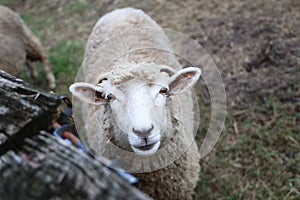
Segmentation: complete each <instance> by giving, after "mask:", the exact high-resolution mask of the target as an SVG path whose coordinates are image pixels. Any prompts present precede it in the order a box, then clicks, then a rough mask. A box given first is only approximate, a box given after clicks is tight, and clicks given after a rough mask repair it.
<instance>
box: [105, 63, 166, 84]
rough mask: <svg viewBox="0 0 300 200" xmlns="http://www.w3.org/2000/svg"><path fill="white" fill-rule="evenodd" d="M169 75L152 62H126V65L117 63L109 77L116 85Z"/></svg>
mask: <svg viewBox="0 0 300 200" xmlns="http://www.w3.org/2000/svg"><path fill="white" fill-rule="evenodd" d="M163 77H167V76H166V75H165V76H164V74H163V73H161V72H160V67H158V66H157V64H154V63H153V62H152V63H146V62H141V63H138V64H137V63H126V65H117V66H116V67H115V68H113V69H112V70H111V73H110V74H109V76H108V77H107V78H108V79H109V80H110V82H111V83H112V84H113V85H114V86H117V87H118V86H120V85H121V84H122V83H124V82H126V81H129V80H133V79H135V80H141V81H145V82H150V83H151V82H154V81H155V80H158V79H160V78H163Z"/></svg>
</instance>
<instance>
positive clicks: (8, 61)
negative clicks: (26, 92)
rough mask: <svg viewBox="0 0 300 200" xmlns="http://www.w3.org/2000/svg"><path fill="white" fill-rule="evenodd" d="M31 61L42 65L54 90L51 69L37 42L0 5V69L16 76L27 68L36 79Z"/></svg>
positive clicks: (20, 22) (9, 11)
mask: <svg viewBox="0 0 300 200" xmlns="http://www.w3.org/2000/svg"><path fill="white" fill-rule="evenodd" d="M32 61H40V62H41V63H42V64H43V66H44V71H45V74H46V78H47V80H48V82H49V87H50V88H55V78H54V75H53V72H52V68H51V65H50V62H49V60H48V58H47V56H46V54H45V53H44V50H43V48H42V45H41V44H40V42H39V40H38V39H37V38H36V37H35V36H34V35H33V33H32V32H31V31H30V29H29V28H28V27H27V26H26V25H25V23H24V22H23V21H22V19H21V18H20V17H19V16H18V15H17V14H16V13H15V12H13V11H12V10H10V9H9V8H7V7H5V6H1V5H0V69H2V70H4V71H6V72H8V73H10V74H12V75H14V76H18V75H19V74H20V72H21V71H22V70H23V68H24V67H25V66H27V67H28V69H29V71H30V75H31V77H32V78H36V77H37V72H36V71H35V69H34V66H33V65H32V64H31V62H32Z"/></svg>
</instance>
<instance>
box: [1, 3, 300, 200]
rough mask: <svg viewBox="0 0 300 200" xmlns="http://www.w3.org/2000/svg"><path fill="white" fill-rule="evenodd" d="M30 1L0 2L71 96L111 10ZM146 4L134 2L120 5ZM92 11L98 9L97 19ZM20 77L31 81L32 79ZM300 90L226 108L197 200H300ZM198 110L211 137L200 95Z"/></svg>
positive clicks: (61, 90) (294, 82)
mask: <svg viewBox="0 0 300 200" xmlns="http://www.w3.org/2000/svg"><path fill="white" fill-rule="evenodd" d="M26 2H27V6H26V7H24V6H23V3H22V1H21V0H0V4H5V5H8V6H12V7H16V8H18V10H19V11H20V12H21V16H22V18H23V19H24V21H25V22H26V24H27V25H28V26H29V27H30V28H31V29H32V30H33V32H34V33H35V34H36V35H37V36H38V37H39V38H40V39H41V41H42V43H43V44H45V46H46V49H47V51H48V56H49V59H50V62H51V64H52V66H53V69H54V74H55V76H56V78H57V85H58V87H57V89H56V93H57V94H62V95H70V94H69V92H68V87H69V85H70V84H72V83H73V81H74V77H75V75H76V72H77V70H78V68H79V67H80V65H81V62H82V57H83V52H84V43H85V39H86V37H87V35H88V34H89V31H90V30H91V28H92V25H93V24H94V23H95V22H96V20H97V18H98V17H99V16H100V15H101V14H104V12H105V11H106V10H105V9H104V7H103V5H102V4H101V3H98V4H96V3H95V1H70V2H69V3H66V4H62V5H60V6H59V8H57V9H54V10H48V8H49V5H50V1H45V3H44V2H42V1H38V0H30V1H26ZM51 2H52V1H51ZM53 2H58V1H53ZM64 2H67V1H64ZM88 2H92V3H88ZM140 2H141V3H140ZM28 5H30V6H28ZM148 5H149V4H147V3H146V2H145V1H138V2H137V1H134V0H130V1H126V2H124V1H120V3H119V5H114V7H124V6H134V7H142V8H146V7H147V6H148ZM18 6H19V7H18ZM106 6H108V5H106ZM93 7H97V8H99V9H97V12H94V13H93V14H92V12H91V11H90V10H91V9H92V8H93ZM111 8H112V7H109V9H111ZM161 9H165V8H164V7H163V6H162V7H161ZM98 12H101V13H98ZM102 12H103V13H102ZM95 13H96V14H95ZM165 15H168V13H167V12H166V13H164V12H159V13H157V16H158V17H161V18H162V19H164V16H165ZM83 16H84V17H83ZM161 18H159V19H158V20H161ZM37 68H38V69H39V78H38V80H36V81H35V82H34V84H35V85H38V86H39V87H42V88H45V89H46V88H47V82H46V81H45V79H44V78H43V77H44V74H43V71H42V67H41V66H40V65H38V66H37ZM296 72H299V70H298V71H295V74H296ZM294 77H296V76H294ZM22 78H23V79H25V80H26V81H28V82H32V80H31V79H30V78H29V77H28V75H27V73H23V74H22ZM298 89H299V77H296V78H294V79H291V80H290V81H289V85H288V86H287V88H286V89H285V90H283V91H282V94H281V95H280V96H277V97H276V96H272V95H266V96H265V97H264V99H263V100H258V101H253V102H251V103H249V102H248V103H247V105H246V106H244V107H243V110H239V108H234V107H232V106H228V111H227V113H228V115H227V118H226V123H225V128H224V131H223V133H222V136H221V139H220V140H219V142H218V143H217V145H216V147H215V149H214V151H213V152H211V153H210V154H209V156H208V157H205V158H204V159H203V160H202V161H201V165H202V171H201V173H200V181H199V183H198V186H197V188H196V192H195V199H224V200H237V199H278V200H279V199H300V189H299V188H300V134H299V133H300V127H299V124H300V123H299V122H300V103H299V102H296V103H295V102H293V101H291V102H290V101H288V99H291V97H293V94H294V93H295V91H296V90H298ZM201 90H205V88H201ZM200 95H201V94H200ZM283 100H284V101H283ZM285 100H287V101H285ZM200 110H201V120H202V124H201V126H200V133H205V132H206V130H207V128H208V123H209V119H210V107H209V100H207V97H205V96H202V97H200ZM203 137H204V136H203V135H198V136H197V138H196V139H197V140H198V141H200V142H201V140H202V139H203Z"/></svg>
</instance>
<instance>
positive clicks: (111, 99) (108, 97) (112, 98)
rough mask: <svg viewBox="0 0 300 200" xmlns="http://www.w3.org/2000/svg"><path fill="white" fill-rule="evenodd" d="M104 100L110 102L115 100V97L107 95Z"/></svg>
mask: <svg viewBox="0 0 300 200" xmlns="http://www.w3.org/2000/svg"><path fill="white" fill-rule="evenodd" d="M106 99H107V100H108V101H109V102H112V101H113V100H115V99H116V97H115V96H114V95H113V94H109V95H107V97H106Z"/></svg>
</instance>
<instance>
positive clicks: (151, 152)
mask: <svg viewBox="0 0 300 200" xmlns="http://www.w3.org/2000/svg"><path fill="white" fill-rule="evenodd" d="M159 146H160V141H158V142H157V143H155V144H154V146H153V147H152V148H151V149H149V150H145V151H143V150H140V149H138V148H136V147H134V146H132V145H131V148H132V150H133V151H134V152H135V153H136V154H138V155H143V156H150V155H153V154H155V153H156V152H157V150H158V148H159Z"/></svg>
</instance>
